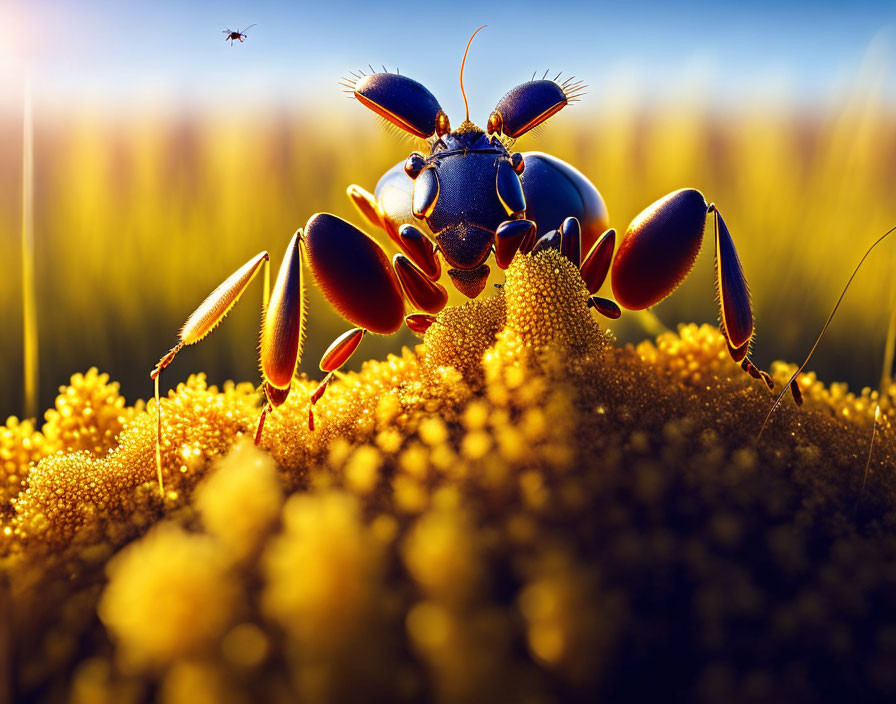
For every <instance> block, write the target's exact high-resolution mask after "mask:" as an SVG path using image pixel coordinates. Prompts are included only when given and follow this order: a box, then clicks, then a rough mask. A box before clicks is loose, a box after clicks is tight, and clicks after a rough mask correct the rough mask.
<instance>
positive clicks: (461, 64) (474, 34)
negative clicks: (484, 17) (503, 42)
mask: <svg viewBox="0 0 896 704" xmlns="http://www.w3.org/2000/svg"><path fill="white" fill-rule="evenodd" d="M486 27H488V25H487V24H484V25H482V26H481V27H480V28H479V29H477V30H476V31H475V32H473V34H472V35H471V36H470V41H468V42H467V48H466V49H464V58H463V61H461V62H460V94H461V95H462V96H464V108H466V111H467V119H466V120H465V122H469V121H470V106H469V105H468V104H467V94H466V93H464V64H465V63H467V52H468V51H470V44H472V43H473V37H475V36H476V35H477V34H479V32H480V31H481V30H483V29H485V28H486Z"/></svg>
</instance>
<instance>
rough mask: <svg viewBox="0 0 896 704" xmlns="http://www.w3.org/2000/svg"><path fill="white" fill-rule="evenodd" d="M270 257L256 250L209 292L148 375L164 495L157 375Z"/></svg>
mask: <svg viewBox="0 0 896 704" xmlns="http://www.w3.org/2000/svg"><path fill="white" fill-rule="evenodd" d="M268 260H269V257H268V253H267V252H259V253H258V254H256V255H255V256H254V257H252V259H250V260H249V261H248V262H246V263H245V264H243V266H241V267H240V268H239V269H237V270H236V271H235V272H233V273H232V274H231V275H230V276H228V277H227V279H225V280H224V282H223V283H222V284H221V285H220V286H218V288H216V289H215V290H214V291H212V292H211V293H210V294H209V295H208V297H207V298H206V299H205V300H204V301H203V302H202V304H201V305H200V306H199V307H198V308H197V309H196V310H194V311H193V313H192V314H191V315H190V317H189V318H187V322H185V323H184V325H183V327H182V328H181V329H180V334H179V336H178V341H177V344H176V345H175V346H174V347H172V348H171V350H170V351H169V352H168V353H167V354H165V356H164V357H162V358H161V359H160V360H159V362H158V364H156V366H155V368H154V369H153V370H152V372H151V373H150V378H152V379H153V380H154V381H155V399H156V414H157V420H156V470H157V473H158V475H159V491H160V492H161V494H162V496H164V495H165V488H164V485H163V482H162V455H161V452H162V451H161V447H162V405H161V403H160V398H159V376H160V375H161V373H162V370H163V369H164V368H165V367H167V366H168V365H169V364H171V362H172V361H173V360H174V358H175V356H176V355H177V353H178V352H180V351H181V349H183V347H185V346H186V345H192V344H195V343H197V342H199V341H200V340H202V339H203V338H204V337H205V336H206V335H208V334H209V333H210V332H211V331H212V330H214V329H215V327H216V326H217V325H218V323H220V322H221V321H222V320H223V319H224V317H225V316H226V315H227V314H228V313H229V312H230V309H231V308H233V306H235V305H236V302H237V301H238V300H239V298H240V296H241V295H243V292H244V291H245V290H246V288H247V287H248V286H249V284H250V283H252V279H254V278H255V275H256V274H257V273H258V269H259V268H260V267H261V265H262V264H263V263H265V262H267V261H268Z"/></svg>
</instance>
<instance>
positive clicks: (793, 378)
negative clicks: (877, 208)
mask: <svg viewBox="0 0 896 704" xmlns="http://www.w3.org/2000/svg"><path fill="white" fill-rule="evenodd" d="M894 232H896V226H894V227H891V228H890V229H889V230H887V231H886V232H885V233H884V234H882V235H881V236H880V237H878V238H877V240H875V242H874V244H872V245H871V246H870V247H869V248H868V249H867V250H866V251H865V254H864V255H863V256H862V258H861V259H860V260H859V263H858V264H856V268H855V269H853V272H852V276H850V277H849V281H847V282H846V286H844V287H843V291H842V292H841V293H840V298H838V299H837V302H836V303H835V304H834V309H833V310H832V311H831V314H830V315H829V316H828V319H827V321H825V324H824V327H823V328H822V329H821V332H820V333H819V334H818V339H816V340H815V344H814V345H812V349H811V350H809V354H808V356H807V357H806V359H805V361H804V362H803V363H802V364H801V365H800V368H799V369H797V370H796V371H795V372H794V373H793V376H791V377H790V381H788V382H787V383H786V384H784V388H783V389H782V390H781V393H779V394H778V397H777V398H776V399H775V403H774V405H773V406H772V408H771V410H770V411H769V412H768V415H767V416H766V417H765V420H764V421H763V422H762V427H761V428H759V434H758V435H757V436H756V442H757V444H758V443H759V440H760V439H761V438H762V433H763V431H764V430H765V426H766V425H768V422H769V420H770V419H771V417H772V414H773V413H774V412H775V411H776V410H777V409H778V406H780V405H781V399H782V398H784V394H786V393H787V390H788V389H789V388H790V387H791V385H792V384H793V383H794V382H795V381H796V378H797V377H798V376H799V375H800V373H801V372H802V371H803V369H805V368H806V365H807V364H808V363H809V360H810V359H811V358H812V355H813V354H814V353H815V348H816V347H818V343H819V342H821V338H823V337H824V334H825V333H826V332H827V330H828V326H829V325H830V324H831V320H833V319H834V314H835V313H836V312H837V309H838V308H839V307H840V304H841V303H842V302H843V297H844V296H845V295H846V291H847V289H849V285H850V284H851V283H852V280H853V279H854V278H856V274H858V273H859V269H861V268H862V264H864V263H865V260H866V259H867V258H868V255H869V254H871V251H872V250H873V249H874V248H875V247H877V245H879V244H880V243H881V242H883V241H884V240H885V239H887V237H889V236H890V235H892V234H893V233H894Z"/></svg>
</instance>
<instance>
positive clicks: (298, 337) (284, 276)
mask: <svg viewBox="0 0 896 704" xmlns="http://www.w3.org/2000/svg"><path fill="white" fill-rule="evenodd" d="M304 338H305V282H304V277H303V272H302V231H301V230H299V231H298V232H296V233H295V234H294V235H293V236H292V239H291V240H290V242H289V245H288V246H287V248H286V254H285V255H284V256H283V262H282V263H281V264H280V271H279V272H278V273H277V280H276V281H275V282H274V288H273V289H272V290H271V300H270V302H269V304H268V306H267V309H266V310H265V315H264V321H263V322H262V325H261V346H260V351H259V361H260V362H261V373H262V376H263V377H264V389H265V397H266V399H267V402H266V404H265V407H264V409H263V410H262V412H261V418H260V419H259V421H258V430H257V431H256V432H255V444H256V445H258V444H259V443H260V442H261V433H262V430H263V428H264V421H265V418H266V417H267V414H268V412H270V411H271V410H273V409H274V408H275V407H277V406H279V405H280V404H282V403H283V402H284V401H285V400H286V397H287V396H288V395H289V389H290V386H291V385H292V377H293V375H294V374H295V370H296V364H297V363H298V361H299V358H300V357H301V350H302V343H303V341H304Z"/></svg>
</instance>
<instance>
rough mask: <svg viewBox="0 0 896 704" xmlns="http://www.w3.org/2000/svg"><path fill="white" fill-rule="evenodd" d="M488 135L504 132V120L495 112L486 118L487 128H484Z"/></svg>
mask: <svg viewBox="0 0 896 704" xmlns="http://www.w3.org/2000/svg"><path fill="white" fill-rule="evenodd" d="M486 129H487V130H488V133H489V134H495V133H496V132H497V133H498V134H501V133H502V132H503V131H504V118H503V117H501V113H499V112H498V111H497V110H496V111H495V112H493V113H492V114H491V115H489V116H488V126H487V127H486Z"/></svg>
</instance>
